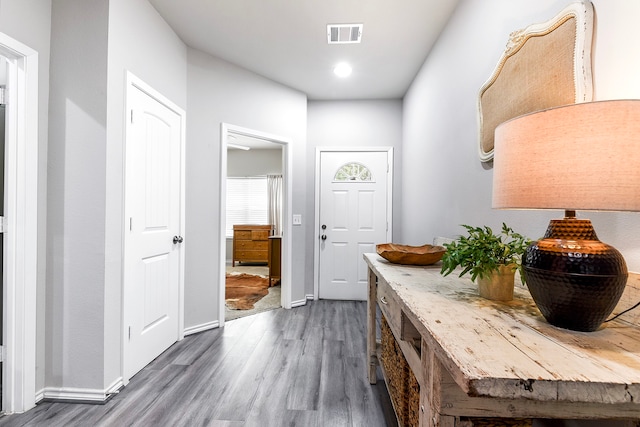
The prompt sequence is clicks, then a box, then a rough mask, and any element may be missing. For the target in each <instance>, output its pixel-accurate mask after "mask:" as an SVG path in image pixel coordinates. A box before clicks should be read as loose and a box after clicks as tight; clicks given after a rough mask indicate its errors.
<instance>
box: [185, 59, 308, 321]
mask: <svg viewBox="0 0 640 427" xmlns="http://www.w3.org/2000/svg"><path fill="white" fill-rule="evenodd" d="M188 82H189V85H188V86H189V87H188V111H189V118H188V120H187V140H188V146H187V206H186V211H187V227H188V229H187V233H190V230H193V232H192V233H191V234H189V238H188V240H187V239H185V241H187V242H188V246H187V247H186V278H185V282H186V283H185V304H186V307H188V309H185V310H186V311H185V327H191V326H197V325H203V324H207V323H210V322H213V321H216V320H220V315H221V314H220V313H218V311H219V310H218V308H219V301H218V300H219V298H218V295H219V290H220V286H222V284H221V283H218V277H219V270H220V266H219V261H218V260H220V244H219V242H220V239H221V238H223V236H220V231H219V218H220V215H223V213H222V212H221V210H220V203H219V199H220V191H219V189H220V126H221V123H228V124H232V125H236V126H241V127H244V128H249V129H253V130H256V131H260V132H266V133H269V134H275V135H279V136H281V137H285V138H290V139H291V140H292V141H293V142H292V144H291V149H292V152H293V176H292V177H290V178H291V180H292V183H293V213H301V214H303V215H305V216H306V209H307V197H308V196H307V195H306V194H305V188H306V182H307V179H308V178H307V171H306V169H305V156H306V128H307V114H306V102H307V100H306V96H305V95H303V94H302V93H300V92H297V91H295V90H293V89H289V88H287V87H285V86H282V85H280V84H278V83H275V82H273V81H271V80H268V79H265V78H263V77H260V76H258V75H256V74H253V73H251V72H248V71H246V70H243V69H241V68H239V67H236V66H234V65H232V64H229V63H227V62H225V61H222V60H220V59H217V58H214V57H211V56H209V55H207V54H204V53H202V52H199V51H196V50H193V49H189V51H188ZM292 239H293V247H292V251H291V252H292V254H293V263H292V265H293V272H292V274H293V277H292V280H291V283H292V301H298V300H304V297H305V293H304V277H305V271H304V265H305V262H306V259H307V258H308V256H309V255H308V254H307V253H305V249H304V248H305V230H304V229H303V228H302V227H294V228H293V231H292Z"/></svg>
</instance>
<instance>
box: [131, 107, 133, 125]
mask: <svg viewBox="0 0 640 427" xmlns="http://www.w3.org/2000/svg"><path fill="white" fill-rule="evenodd" d="M131 123H132V124H133V110H131Z"/></svg>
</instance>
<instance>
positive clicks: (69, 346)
mask: <svg viewBox="0 0 640 427" xmlns="http://www.w3.org/2000/svg"><path fill="white" fill-rule="evenodd" d="M107 22H108V2H107V1H106V0H89V1H84V0H57V1H54V2H53V9H52V28H51V33H52V37H51V41H52V42H51V58H52V60H51V97H50V104H49V106H50V116H49V119H50V122H49V153H48V155H49V174H48V184H49V187H48V193H49V199H48V219H49V222H48V224H47V225H48V227H47V230H48V236H47V238H48V242H47V249H48V251H47V261H48V266H47V313H46V317H47V361H46V384H47V386H49V387H80V388H93V389H101V388H102V387H103V369H102V367H103V365H104V357H105V354H104V350H105V349H104V343H103V338H104V328H105V325H104V262H105V256H104V255H105V254H104V241H105V235H104V231H105V230H104V220H105V197H104V196H105V192H104V191H105V178H106V175H105V168H106V165H105V162H104V158H105V147H106V121H107V108H106V107H107V105H106V98H105V94H106V93H107V42H108V40H107ZM79 58H82V60H78V59H79Z"/></svg>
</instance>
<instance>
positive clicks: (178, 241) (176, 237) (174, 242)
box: [173, 236, 184, 245]
mask: <svg viewBox="0 0 640 427" xmlns="http://www.w3.org/2000/svg"><path fill="white" fill-rule="evenodd" d="M182 242H184V239H183V238H182V236H173V244H174V245H175V244H176V243H182Z"/></svg>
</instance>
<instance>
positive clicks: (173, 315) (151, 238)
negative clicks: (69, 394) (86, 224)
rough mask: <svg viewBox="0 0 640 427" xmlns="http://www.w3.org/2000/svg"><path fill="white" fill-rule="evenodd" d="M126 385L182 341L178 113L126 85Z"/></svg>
mask: <svg viewBox="0 0 640 427" xmlns="http://www.w3.org/2000/svg"><path fill="white" fill-rule="evenodd" d="M127 101H128V103H129V114H130V117H128V122H129V123H128V126H127V141H126V185H125V186H126V189H125V193H126V194H125V223H126V224H125V227H126V229H125V266H124V268H125V273H124V274H125V278H124V319H125V325H124V327H125V330H124V333H125V338H124V344H125V345H124V350H125V357H124V377H125V378H124V379H125V381H127V380H128V379H129V378H131V377H132V376H133V375H134V374H135V373H137V372H138V371H139V370H140V369H142V368H143V367H144V366H146V365H147V364H148V363H149V362H151V361H152V360H153V359H154V358H156V357H157V356H158V355H159V354H160V353H162V352H163V351H164V350H166V349H167V348H168V347H169V346H170V345H171V344H173V343H174V342H176V341H177V340H179V339H180V338H181V331H180V326H181V321H180V318H179V315H180V313H181V310H180V304H181V298H180V295H181V292H180V286H181V281H182V278H181V274H182V269H181V252H182V250H183V249H182V246H183V244H182V236H181V203H182V202H181V200H182V194H181V192H182V186H181V176H182V175H181V164H182V162H181V156H182V146H181V145H182V140H183V137H182V135H183V129H182V126H183V116H184V113H182V112H181V111H176V109H175V108H172V107H170V106H168V105H166V104H165V103H163V102H161V101H158V100H157V99H156V98H154V97H152V96H150V95H149V94H148V93H146V92H145V91H143V90H141V89H140V88H139V87H137V86H136V85H134V84H130V85H129V86H128V93H127Z"/></svg>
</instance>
